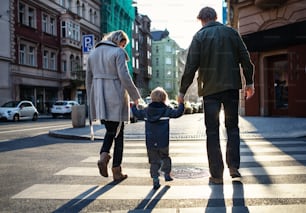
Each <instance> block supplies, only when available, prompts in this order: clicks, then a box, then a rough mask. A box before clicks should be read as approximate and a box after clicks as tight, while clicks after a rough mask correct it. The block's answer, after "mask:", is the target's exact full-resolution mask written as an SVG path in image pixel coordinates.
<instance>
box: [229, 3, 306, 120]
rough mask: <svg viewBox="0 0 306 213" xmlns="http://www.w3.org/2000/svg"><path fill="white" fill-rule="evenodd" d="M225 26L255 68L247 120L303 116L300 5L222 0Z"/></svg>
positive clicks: (304, 49) (304, 13) (305, 8)
mask: <svg viewBox="0 0 306 213" xmlns="http://www.w3.org/2000/svg"><path fill="white" fill-rule="evenodd" d="M228 3H229V5H228V8H229V11H231V14H230V15H229V22H230V24H231V25H232V26H233V27H236V28H238V30H239V32H240V33H241V35H242V37H243V40H244V41H245V43H246V45H247V48H248V50H249V51H250V55H251V58H252V60H253V62H254V64H255V67H256V68H255V71H256V73H255V91H256V93H255V96H254V97H253V98H252V99H250V100H249V101H247V102H245V114H246V115H252V116H296V117H306V110H305V109H306V93H305V92H304V91H305V83H306V60H305V59H306V1H305V0H239V1H228Z"/></svg>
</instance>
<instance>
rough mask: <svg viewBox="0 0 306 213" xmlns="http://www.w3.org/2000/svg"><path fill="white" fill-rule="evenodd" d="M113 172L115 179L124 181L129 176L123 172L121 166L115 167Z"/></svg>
mask: <svg viewBox="0 0 306 213" xmlns="http://www.w3.org/2000/svg"><path fill="white" fill-rule="evenodd" d="M112 172H113V179H114V181H122V180H124V179H126V178H127V177H128V176H127V175H125V174H122V172H121V166H117V167H113V168H112Z"/></svg>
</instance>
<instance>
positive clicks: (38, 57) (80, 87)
mask: <svg viewBox="0 0 306 213" xmlns="http://www.w3.org/2000/svg"><path fill="white" fill-rule="evenodd" d="M9 13H10V19H9V20H8V23H9V26H10V28H9V31H8V32H9V34H8V35H7V36H10V38H9V40H10V42H9V43H10V48H8V49H10V51H11V53H10V57H7V58H11V60H9V59H5V60H6V61H10V63H9V65H8V66H9V68H8V69H7V74H3V76H5V77H6V78H8V80H7V82H8V83H7V85H6V88H0V90H1V91H4V92H6V94H7V95H6V97H5V98H3V99H2V100H1V101H2V102H5V101H8V100H21V99H27V100H30V101H32V102H33V103H34V105H35V106H36V107H37V108H38V110H39V112H41V113H45V112H48V110H49V108H50V105H51V104H52V103H53V102H54V101H55V100H59V99H64V100H68V99H73V100H78V101H79V102H80V103H81V104H82V103H84V102H85V86H84V78H85V68H84V67H83V54H82V36H83V35H88V34H91V35H94V38H95V41H98V40H100V39H101V35H100V1H98V0H75V1H72V0H10V1H9ZM1 58H2V59H1V60H2V61H4V59H3V57H1ZM2 65H3V63H2V64H1V67H2ZM1 75H2V73H1ZM8 91H9V92H8ZM8 93H9V94H8ZM1 104H2V103H1Z"/></svg>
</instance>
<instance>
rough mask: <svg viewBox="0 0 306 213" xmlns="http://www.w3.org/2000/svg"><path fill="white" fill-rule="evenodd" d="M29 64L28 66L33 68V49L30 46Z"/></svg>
mask: <svg viewBox="0 0 306 213" xmlns="http://www.w3.org/2000/svg"><path fill="white" fill-rule="evenodd" d="M28 58H29V62H28V64H29V65H31V66H35V47H33V46H30V47H29V57H28Z"/></svg>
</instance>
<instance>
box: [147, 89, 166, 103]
mask: <svg viewBox="0 0 306 213" xmlns="http://www.w3.org/2000/svg"><path fill="white" fill-rule="evenodd" d="M150 96H151V100H152V102H163V103H165V102H166V101H167V100H168V94H167V92H166V91H165V90H164V89H163V88H162V87H156V88H155V89H154V90H152V92H151V94H150Z"/></svg>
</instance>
